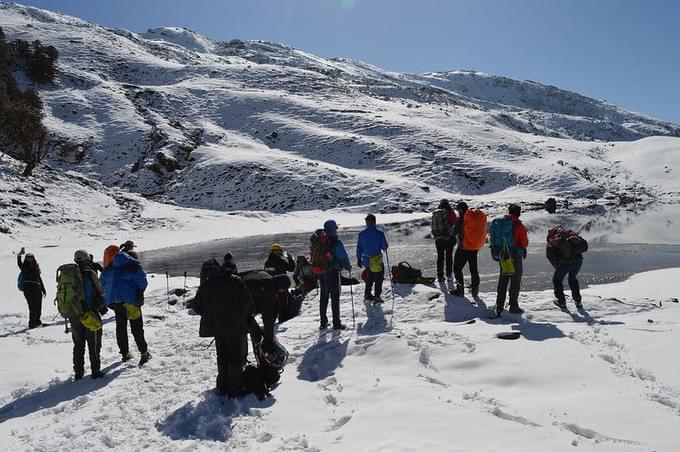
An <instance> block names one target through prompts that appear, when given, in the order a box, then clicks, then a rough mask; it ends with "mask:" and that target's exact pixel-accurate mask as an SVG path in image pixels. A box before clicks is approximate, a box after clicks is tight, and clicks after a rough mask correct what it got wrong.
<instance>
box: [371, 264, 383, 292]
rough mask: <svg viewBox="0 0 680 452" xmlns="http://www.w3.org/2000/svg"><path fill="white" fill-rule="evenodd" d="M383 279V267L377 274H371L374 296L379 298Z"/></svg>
mask: <svg viewBox="0 0 680 452" xmlns="http://www.w3.org/2000/svg"><path fill="white" fill-rule="evenodd" d="M384 279H385V266H383V268H382V270H380V271H379V272H377V273H373V282H374V283H375V296H376V297H379V296H380V294H382V285H383V280H384Z"/></svg>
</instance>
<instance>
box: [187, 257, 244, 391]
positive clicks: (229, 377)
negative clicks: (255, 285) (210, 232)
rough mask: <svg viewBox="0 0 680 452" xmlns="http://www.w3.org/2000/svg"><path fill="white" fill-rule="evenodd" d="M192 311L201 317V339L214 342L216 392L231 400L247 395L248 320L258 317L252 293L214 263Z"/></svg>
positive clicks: (225, 269)
mask: <svg viewBox="0 0 680 452" xmlns="http://www.w3.org/2000/svg"><path fill="white" fill-rule="evenodd" d="M213 261H214V259H213ZM205 267H206V266H205V264H204V268H205ZM202 270H203V269H202ZM202 273H203V271H202ZM193 309H194V310H195V311H196V312H197V313H198V314H200V315H201V325H200V328H199V332H198V334H199V336H201V337H214V338H215V350H216V351H217V391H218V392H219V393H220V394H223V395H225V394H226V395H228V396H229V397H239V396H241V395H244V394H245V393H246V390H245V386H244V382H243V366H244V365H245V364H246V357H247V355H248V338H247V334H248V318H249V317H250V316H252V315H253V314H254V313H255V306H254V305H253V301H252V299H251V297H250V292H248V289H247V288H246V286H245V284H244V283H243V281H242V280H241V278H239V277H238V276H236V275H234V274H232V273H231V272H230V270H229V269H227V268H225V267H223V266H220V265H219V264H218V263H217V261H214V266H213V269H212V271H210V272H209V273H208V274H205V275H203V274H202V275H201V285H200V286H199V288H198V292H197V293H196V298H195V299H194V303H193Z"/></svg>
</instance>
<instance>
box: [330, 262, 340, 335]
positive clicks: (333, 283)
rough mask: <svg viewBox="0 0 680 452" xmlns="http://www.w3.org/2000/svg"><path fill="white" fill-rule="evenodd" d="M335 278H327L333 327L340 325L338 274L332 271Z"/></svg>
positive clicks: (336, 271)
mask: <svg viewBox="0 0 680 452" xmlns="http://www.w3.org/2000/svg"><path fill="white" fill-rule="evenodd" d="M330 273H333V274H334V275H335V276H334V277H332V278H329V280H328V284H329V286H330V287H329V293H330V296H331V312H332V313H333V326H337V325H340V323H341V322H340V272H339V271H338V270H333V271H332V272H330Z"/></svg>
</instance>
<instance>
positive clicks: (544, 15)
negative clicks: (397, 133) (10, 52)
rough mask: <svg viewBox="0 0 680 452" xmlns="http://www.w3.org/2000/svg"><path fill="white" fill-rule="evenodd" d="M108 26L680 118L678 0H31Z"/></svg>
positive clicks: (34, 3)
mask: <svg viewBox="0 0 680 452" xmlns="http://www.w3.org/2000/svg"><path fill="white" fill-rule="evenodd" d="M19 3H23V4H27V5H32V6H37V7H40V8H47V9H52V10H57V11H61V12H64V13H67V14H71V15H74V16H78V17H81V18H83V19H86V20H89V21H92V22H96V23H99V24H102V25H105V26H115V27H122V28H126V29H129V30H131V31H145V30H146V29H148V28H151V27H156V26H184V27H187V28H190V29H192V30H195V31H198V32H201V33H203V34H205V35H207V36H208V37H210V38H213V39H222V40H226V39H232V38H239V39H264V40H271V41H277V42H281V43H284V44H288V45H291V46H294V47H297V48H300V49H303V50H306V51H309V52H311V53H314V54H317V55H319V56H324V57H333V56H341V57H350V58H358V59H361V60H364V61H366V62H369V63H371V64H375V65H377V66H380V67H383V68H385V69H391V70H397V71H404V72H425V71H440V70H450V69H474V70H480V71H484V72H489V73H492V74H497V75H504V76H509V77H513V78H520V79H530V80H535V81H538V82H541V83H547V84H551V85H555V86H558V87H560V88H564V89H568V90H572V91H576V92H579V93H581V94H584V95H588V96H592V97H595V98H598V99H606V100H607V101H609V102H612V103H614V104H617V105H620V106H622V107H624V108H627V109H630V110H633V111H638V112H642V113H646V114H649V115H652V116H655V117H658V118H660V119H665V120H670V121H673V122H676V123H680V1H675V0H136V1H132V0H111V1H108V0H24V1H19Z"/></svg>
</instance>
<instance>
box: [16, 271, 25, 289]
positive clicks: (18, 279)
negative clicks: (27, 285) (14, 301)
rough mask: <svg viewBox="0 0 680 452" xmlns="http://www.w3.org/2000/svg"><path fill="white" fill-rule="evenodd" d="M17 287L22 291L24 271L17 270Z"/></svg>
mask: <svg viewBox="0 0 680 452" xmlns="http://www.w3.org/2000/svg"><path fill="white" fill-rule="evenodd" d="M17 288H18V289H19V290H20V291H22V292H23V291H24V272H19V276H17Z"/></svg>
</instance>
